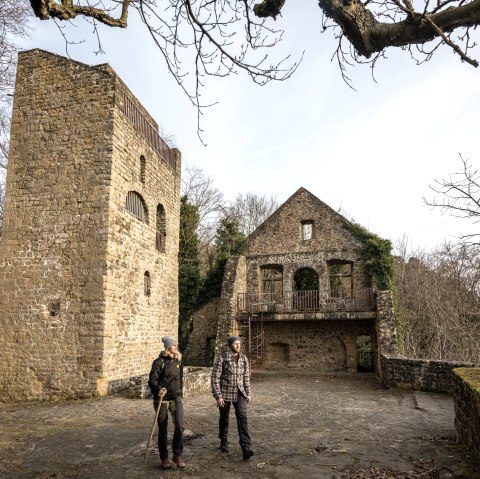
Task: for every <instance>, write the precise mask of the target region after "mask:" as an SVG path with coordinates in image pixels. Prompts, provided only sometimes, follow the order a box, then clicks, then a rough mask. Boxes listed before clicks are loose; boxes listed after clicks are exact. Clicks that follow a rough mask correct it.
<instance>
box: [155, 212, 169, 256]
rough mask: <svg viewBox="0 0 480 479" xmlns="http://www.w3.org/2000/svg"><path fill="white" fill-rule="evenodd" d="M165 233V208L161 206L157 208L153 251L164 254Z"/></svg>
mask: <svg viewBox="0 0 480 479" xmlns="http://www.w3.org/2000/svg"><path fill="white" fill-rule="evenodd" d="M166 232H167V226H166V219H165V208H164V207H163V205H160V204H159V205H158V206H157V231H156V235H155V249H156V250H157V251H159V252H160V253H165V236H166Z"/></svg>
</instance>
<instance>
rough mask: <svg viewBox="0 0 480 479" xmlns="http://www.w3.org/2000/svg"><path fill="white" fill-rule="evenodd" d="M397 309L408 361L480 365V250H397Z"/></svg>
mask: <svg viewBox="0 0 480 479" xmlns="http://www.w3.org/2000/svg"><path fill="white" fill-rule="evenodd" d="M397 252H398V253H399V256H398V257H397V259H398V261H397V266H396V273H397V274H396V290H397V306H398V311H399V314H400V319H401V324H402V326H403V331H402V335H403V345H404V354H405V355H406V356H409V357H417V358H430V359H441V360H451V361H467V362H475V363H479V362H480V327H479V326H480V248H479V247H467V246H466V245H460V246H458V245H452V244H449V243H446V244H444V245H443V247H442V248H440V249H439V250H438V251H436V252H433V253H426V252H424V251H420V250H417V251H415V252H408V248H407V247H406V244H405V242H404V243H403V247H402V248H399V249H398V248H397Z"/></svg>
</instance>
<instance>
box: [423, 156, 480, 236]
mask: <svg viewBox="0 0 480 479" xmlns="http://www.w3.org/2000/svg"><path fill="white" fill-rule="evenodd" d="M460 159H461V160H462V169H461V170H460V171H458V172H456V173H454V174H453V175H450V176H449V177H448V178H447V179H442V180H435V183H434V184H433V185H431V186H430V189H431V190H432V191H433V192H434V193H436V194H438V195H440V198H438V197H435V198H434V199H433V200H428V199H426V198H424V202H425V204H427V205H428V206H431V207H433V208H440V209H441V211H442V213H449V214H450V215H452V216H456V217H458V218H465V219H467V220H470V221H471V222H472V223H473V224H477V223H479V222H480V172H479V171H478V169H475V168H474V167H473V166H472V165H471V164H470V163H469V161H468V159H467V160H464V159H463V157H462V156H461V155H460ZM479 237H480V233H472V234H467V235H461V236H460V240H461V241H462V242H463V243H465V244H480V241H479V239H478V238H479Z"/></svg>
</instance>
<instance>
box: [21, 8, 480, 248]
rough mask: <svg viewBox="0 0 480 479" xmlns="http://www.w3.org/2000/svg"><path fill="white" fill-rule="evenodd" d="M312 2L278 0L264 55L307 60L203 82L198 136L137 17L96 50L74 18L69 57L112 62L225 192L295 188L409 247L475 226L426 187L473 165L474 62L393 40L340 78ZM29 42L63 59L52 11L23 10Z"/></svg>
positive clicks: (188, 158) (477, 97) (478, 96)
mask: <svg viewBox="0 0 480 479" xmlns="http://www.w3.org/2000/svg"><path fill="white" fill-rule="evenodd" d="M321 20H322V15H321V10H320V9H319V7H318V6H317V2H315V1H314V0H310V1H305V0H304V1H303V2H301V6H298V2H297V4H296V3H295V2H293V1H290V2H286V4H285V7H284V10H283V16H282V18H281V19H279V21H277V22H276V23H275V25H274V26H277V27H279V28H283V29H284V30H285V34H284V38H283V40H282V42H281V43H280V44H279V45H277V46H276V47H275V48H274V51H273V52H272V54H273V55H276V56H277V57H278V58H281V57H282V56H284V55H288V54H291V55H292V58H294V59H299V58H301V57H302V54H303V60H302V62H301V64H300V66H299V67H298V69H297V71H296V72H295V73H294V75H293V76H292V77H291V78H290V79H288V80H286V81H283V82H270V83H268V84H267V85H265V86H262V87H260V86H258V85H256V84H255V83H253V82H252V81H251V80H250V78H249V77H248V76H247V75H246V74H244V73H243V72H239V73H237V74H234V75H230V76H228V77H226V78H221V79H218V78H209V79H206V80H205V89H204V97H203V98H204V99H205V101H208V102H215V101H218V103H217V104H215V105H214V106H212V107H210V108H207V109H205V110H204V113H203V115H202V118H201V128H202V129H203V134H202V139H203V142H204V143H205V144H206V146H205V145H204V144H203V143H202V141H200V139H199V137H198V135H197V111H196V109H195V108H194V107H193V106H192V105H191V103H190V101H189V99H188V98H187V97H186V95H185V94H184V93H183V92H182V90H181V89H180V87H179V86H178V85H177V84H176V83H175V81H174V79H173V78H172V77H171V75H170V74H169V73H168V71H167V69H166V67H165V64H164V61H163V58H162V56H161V55H160V53H159V51H158V50H157V49H156V47H155V46H154V44H153V42H152V41H151V39H150V38H149V36H148V34H147V32H146V30H145V28H144V27H143V25H142V24H141V23H140V22H139V21H138V19H137V18H135V16H133V17H131V18H130V19H129V26H128V28H127V29H125V30H123V29H113V28H108V27H105V26H102V25H100V26H99V35H100V40H101V45H102V49H103V51H104V53H100V54H98V53H96V51H97V50H98V43H97V38H96V36H95V35H94V33H93V32H92V26H91V25H90V24H88V23H86V22H82V21H77V20H76V21H75V22H74V24H73V25H67V28H66V30H65V33H66V34H67V37H68V38H69V39H70V40H72V41H78V42H79V43H77V44H73V45H69V46H68V55H69V56H70V58H72V59H74V60H77V61H80V62H83V63H86V64H88V65H96V64H101V63H109V64H110V65H111V66H112V67H113V69H114V70H115V71H116V72H117V74H118V75H119V76H120V78H122V80H123V81H124V82H125V83H126V84H127V85H128V87H129V88H130V90H131V91H132V92H133V93H134V94H135V96H136V97H137V98H138V99H139V100H140V101H141V102H142V104H143V105H144V106H145V107H146V108H147V110H148V111H149V112H150V113H151V114H152V116H153V117H154V118H155V120H156V121H157V122H158V123H159V125H160V126H161V129H162V130H163V131H165V132H167V133H168V134H169V135H173V136H174V138H175V144H176V146H177V147H178V148H179V149H180V150H181V152H182V167H183V168H184V169H185V168H187V167H189V166H195V167H197V168H200V169H201V170H203V172H204V173H205V174H206V175H207V176H209V177H211V178H213V180H214V183H215V186H216V187H217V188H218V189H220V190H221V191H222V192H223V193H224V194H225V197H226V198H227V199H232V200H233V199H234V198H235V196H236V195H237V194H238V193H242V194H245V193H247V192H251V193H255V194H258V195H266V196H268V197H269V196H275V197H276V198H277V200H278V201H279V202H283V201H285V200H286V199H287V198H288V197H290V196H291V195H292V194H293V193H294V192H295V191H297V190H298V188H300V187H304V188H306V189H308V190H309V191H310V192H312V193H313V194H314V195H316V196H317V197H318V198H320V199H321V200H322V201H324V202H325V203H327V204H328V205H329V206H331V207H332V208H334V209H335V210H340V211H341V212H342V213H343V214H345V215H346V216H348V217H349V218H350V219H353V220H355V221H356V222H358V223H360V224H361V225H363V226H364V227H366V228H368V229H369V230H370V231H372V232H374V233H376V234H378V235H380V236H382V237H384V238H387V239H390V240H391V241H392V242H393V243H397V242H398V241H399V240H400V239H401V238H403V237H406V238H407V240H408V243H409V245H410V248H411V249H412V250H415V249H425V250H433V249H435V248H436V247H437V246H438V245H440V244H441V243H443V242H444V241H445V240H454V239H455V237H457V236H459V235H460V234H463V233H469V232H472V231H473V228H472V226H471V225H469V223H468V221H467V220H465V219H462V220H460V219H455V218H452V217H450V216H449V215H447V214H445V215H442V214H441V212H440V211H439V210H438V209H434V210H432V209H431V208H430V207H428V206H426V205H425V204H424V200H423V198H424V197H427V198H429V199H433V197H434V193H433V192H432V191H431V189H430V188H429V185H432V184H434V181H435V179H445V178H448V176H449V175H451V174H452V173H455V172H457V171H459V170H460V169H461V167H462V163H461V160H460V154H461V155H462V156H463V158H467V159H469V160H470V163H471V164H472V165H474V166H475V167H477V168H478V167H479V166H480V160H479V158H480V152H479V148H478V139H479V135H478V125H479V116H480V109H479V105H480V88H478V83H479V79H480V71H479V69H475V68H473V67H472V66H470V65H468V64H466V63H462V62H461V61H460V59H459V57H458V56H457V55H455V54H454V53H453V52H452V51H451V50H450V49H448V48H447V47H444V49H443V50H441V51H439V52H437V53H436V54H435V55H434V56H433V57H432V59H431V60H430V61H429V62H427V63H424V64H422V65H417V64H416V62H415V61H414V60H412V59H411V58H410V54H409V53H408V52H405V51H402V50H401V49H389V50H387V52H386V57H387V58H386V59H382V60H380V61H379V62H377V65H376V67H375V70H374V76H372V71H371V69H370V68H369V66H366V65H358V66H355V67H352V68H350V69H349V70H348V72H347V74H348V75H349V77H350V78H351V84H352V85H353V87H354V89H352V88H351V87H350V86H348V85H347V84H346V83H345V82H344V81H343V80H342V77H341V73H340V70H339V67H338V64H337V63H336V61H335V60H334V61H332V60H331V58H332V55H333V54H334V52H335V49H336V41H335V39H334V36H333V33H332V32H330V31H327V32H323V33H322V25H321ZM31 26H32V31H31V35H30V37H29V38H28V39H27V40H25V41H23V42H22V44H21V46H22V48H25V49H30V48H42V49H45V50H48V51H50V52H53V53H57V54H60V55H67V52H66V44H65V41H64V39H63V37H62V35H61V34H60V32H59V29H58V28H57V27H56V26H55V24H54V23H53V22H51V21H40V20H37V19H34V20H32V24H31Z"/></svg>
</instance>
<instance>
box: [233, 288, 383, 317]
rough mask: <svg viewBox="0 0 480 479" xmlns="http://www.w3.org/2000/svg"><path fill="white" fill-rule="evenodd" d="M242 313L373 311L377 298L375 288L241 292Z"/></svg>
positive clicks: (239, 298)
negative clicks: (281, 292) (280, 292)
mask: <svg viewBox="0 0 480 479" xmlns="http://www.w3.org/2000/svg"><path fill="white" fill-rule="evenodd" d="M237 300H238V310H239V311H240V312H249V313H256V312H277V313H281V312H297V311H298V312H304V311H308V312H332V311H373V310H374V309H375V297H374V292H373V289H372V288H365V289H356V290H351V291H348V292H347V293H345V292H343V291H341V290H338V291H332V290H321V291H286V292H284V293H283V294H278V293H254V294H249V293H239V294H238V297H237Z"/></svg>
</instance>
